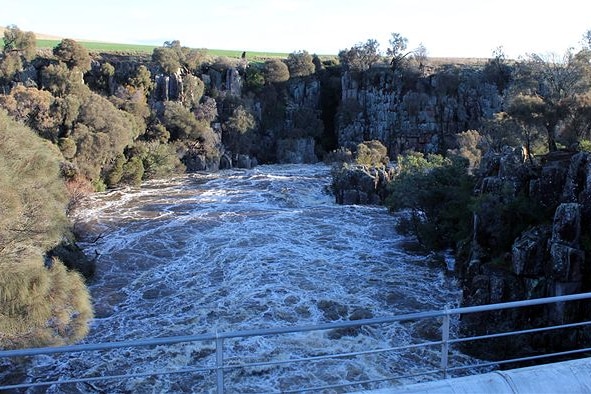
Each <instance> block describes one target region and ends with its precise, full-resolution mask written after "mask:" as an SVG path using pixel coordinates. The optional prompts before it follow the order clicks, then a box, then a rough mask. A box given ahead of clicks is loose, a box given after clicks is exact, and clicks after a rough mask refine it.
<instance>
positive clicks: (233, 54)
mask: <svg viewBox="0 0 591 394" xmlns="http://www.w3.org/2000/svg"><path fill="white" fill-rule="evenodd" d="M60 41H61V40H37V48H39V49H52V48H54V47H55V46H57V45H58V44H59V43H60ZM78 43H79V44H81V45H83V46H84V47H85V48H86V49H88V51H89V52H119V53H121V52H123V53H138V54H151V53H152V51H153V50H154V48H156V45H136V44H117V43H107V42H92V41H78ZM205 50H206V51H207V54H208V55H209V56H212V57H218V56H226V57H230V58H239V57H240V56H241V55H242V52H243V51H240V50H227V49H205ZM287 55H288V53H274V52H247V56H248V58H249V59H267V58H274V57H279V58H286V57H287Z"/></svg>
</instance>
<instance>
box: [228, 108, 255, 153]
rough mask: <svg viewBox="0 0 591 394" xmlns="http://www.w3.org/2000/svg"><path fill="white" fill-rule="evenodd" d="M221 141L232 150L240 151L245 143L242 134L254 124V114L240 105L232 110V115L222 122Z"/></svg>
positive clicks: (252, 127)
mask: <svg viewBox="0 0 591 394" xmlns="http://www.w3.org/2000/svg"><path fill="white" fill-rule="evenodd" d="M224 126H225V127H224V129H223V130H224V133H223V134H222V141H223V142H224V145H226V146H227V147H228V148H229V149H230V150H231V151H232V152H234V153H241V151H243V148H244V146H243V145H245V143H244V142H245V141H243V140H244V136H245V135H246V133H247V132H249V131H251V130H253V129H254V128H255V126H256V121H255V119H254V116H253V115H252V114H251V113H250V112H248V111H247V110H246V108H244V107H243V106H242V105H240V106H238V107H237V108H235V109H234V111H232V115H231V116H230V118H229V119H228V121H227V122H226V123H225V124H224Z"/></svg>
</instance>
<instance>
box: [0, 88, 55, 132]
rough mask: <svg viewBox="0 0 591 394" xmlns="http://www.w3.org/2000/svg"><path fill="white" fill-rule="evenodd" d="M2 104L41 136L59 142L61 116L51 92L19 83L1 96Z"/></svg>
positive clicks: (15, 117) (0, 103) (0, 104)
mask: <svg viewBox="0 0 591 394" xmlns="http://www.w3.org/2000/svg"><path fill="white" fill-rule="evenodd" d="M0 106H2V107H4V108H5V109H6V110H7V111H8V113H10V115H12V116H13V117H14V119H16V120H18V121H20V122H23V123H24V124H26V125H27V126H29V127H31V128H32V129H34V130H36V131H37V133H38V134H39V135H40V136H41V137H43V138H45V139H48V140H50V141H52V142H57V138H58V135H57V134H58V132H59V126H60V117H59V113H57V111H56V109H57V107H56V106H55V98H54V97H53V96H52V95H51V93H49V92H47V91H45V90H39V89H37V88H33V87H30V88H26V87H24V86H22V85H17V86H15V87H14V88H13V89H12V90H11V91H10V94H9V95H6V96H0Z"/></svg>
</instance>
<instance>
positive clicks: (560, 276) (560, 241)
mask: <svg viewBox="0 0 591 394" xmlns="http://www.w3.org/2000/svg"><path fill="white" fill-rule="evenodd" d="M590 157H591V156H590V155H589V153H584V152H580V153H574V152H556V153H553V154H549V155H547V156H546V157H545V159H544V161H543V162H542V163H541V164H540V165H532V164H531V163H529V161H528V160H523V159H522V158H521V157H520V155H519V153H518V152H515V151H513V152H511V151H505V152H503V154H502V155H500V156H497V157H488V158H486V159H485V160H483V167H482V168H481V170H482V172H483V175H484V177H483V179H482V183H481V185H480V187H479V188H478V191H479V192H480V193H482V194H487V193H488V194H495V193H499V191H500V190H503V192H504V193H509V194H512V195H514V196H516V195H517V194H518V193H528V194H529V197H530V198H531V199H532V200H534V201H537V202H538V203H539V204H540V206H542V207H543V208H544V209H546V210H548V211H550V212H553V220H552V223H551V224H544V225H539V226H536V227H533V228H530V229H527V230H526V231H524V232H523V233H522V234H520V235H519V236H518V238H517V239H515V241H514V242H513V246H512V248H511V252H510V253H509V254H507V255H506V256H505V258H504V259H503V261H498V260H497V261H490V256H488V255H487V253H486V250H487V248H490V246H491V244H490V237H494V235H493V234H491V230H490V229H491V228H492V229H497V228H498V226H497V223H496V222H495V220H496V219H495V215H488V216H487V215H478V216H476V217H475V226H474V228H475V233H474V237H473V241H472V247H471V256H470V259H469V262H468V263H466V264H464V265H463V266H462V267H461V269H460V272H459V273H460V276H461V277H462V278H463V282H464V300H463V303H464V305H478V304H490V303H496V302H508V301H515V300H522V299H532V298H541V297H551V296H556V295H566V294H574V293H579V292H581V291H589V289H591V277H590V276H589V272H590V271H591V264H590V263H589V256H588V254H589V250H588V248H589V245H587V244H586V243H588V241H586V240H587V239H589V236H590V234H591V228H590V226H589V224H590V223H591V205H590V202H591V200H590V199H589V196H590V195H591V182H589V180H590V179H591V178H590V177H591V172H590V169H591V166H589V161H590ZM581 317H586V318H587V319H589V318H590V317H591V311H589V310H588V308H581V307H579V305H578V304H577V303H560V304H558V305H552V306H540V307H536V308H531V309H530V308H528V309H523V310H522V311H520V310H515V311H505V312H495V313H492V314H488V315H482V316H478V317H477V318H473V317H468V318H466V319H464V320H463V326H462V328H463V331H464V332H465V333H466V334H470V335H473V334H483V333H485V332H488V331H494V332H497V331H501V330H516V329H524V328H528V327H535V326H537V325H540V324H544V325H546V324H548V323H566V322H573V321H577V319H580V318H581ZM578 335H579V336H578V339H576V340H575V337H576V336H573V337H572V338H571V339H573V341H569V338H570V337H564V338H558V337H557V336H556V335H553V334H552V333H545V334H536V335H533V336H530V337H528V338H525V337H520V338H518V339H516V340H514V341H510V340H506V341H505V340H501V341H500V342H491V343H486V342H485V343H482V344H480V345H472V346H470V347H469V348H468V349H467V350H469V351H473V352H475V353H479V352H480V353H481V354H484V353H486V355H487V357H489V358H499V359H500V358H503V357H506V356H515V355H519V354H521V355H522V354H523V349H524V348H525V349H527V348H531V349H537V348H540V347H543V348H544V349H545V351H548V350H554V351H556V350H564V349H568V348H569V347H570V348H572V347H575V346H577V344H578V343H577V341H580V338H581V337H586V338H589V336H590V335H591V332H590V331H589V330H588V329H587V331H585V330H581V331H580V332H579V333H578ZM491 346H492V347H494V348H496V349H502V350H499V351H498V352H491V351H490V347H491ZM482 352H484V353H482Z"/></svg>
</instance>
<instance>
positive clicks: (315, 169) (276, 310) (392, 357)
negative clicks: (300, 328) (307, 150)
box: [26, 165, 470, 393]
mask: <svg viewBox="0 0 591 394" xmlns="http://www.w3.org/2000/svg"><path fill="white" fill-rule="evenodd" d="M329 184H330V168H329V167H327V166H323V165H308V166H303V165H281V166H279V165H274V166H259V167H257V168H255V169H252V170H228V171H221V172H219V173H216V174H193V175H187V176H184V177H179V178H176V179H173V180H167V181H154V182H148V183H146V184H144V185H143V186H142V188H140V189H122V190H115V191H110V192H106V193H99V194H96V195H94V196H92V197H91V198H89V199H88V200H87V201H86V202H85V204H84V206H83V207H82V208H81V209H79V210H78V211H77V213H76V215H75V217H74V219H75V222H76V228H77V230H78V231H79V232H81V233H83V234H85V237H84V239H83V242H82V243H81V246H83V247H84V248H85V251H86V252H87V253H88V254H89V255H91V256H96V263H97V273H96V277H95V279H94V280H93V281H92V282H91V283H90V291H91V294H92V297H93V303H94V307H95V312H96V318H95V319H94V320H93V322H92V326H91V331H90V335H89V336H88V337H87V338H86V340H85V342H86V343H98V342H108V341H123V340H131V339H141V338H149V337H163V336H173V335H189V334H199V333H214V332H229V331H237V330H247V329H255V328H268V327H277V326H293V325H311V324H318V323H326V322H330V321H335V320H349V319H351V318H359V317H362V318H365V317H384V316H392V315H395V314H401V313H407V312H417V311H427V310H435V309H443V308H444V307H446V306H447V307H453V306H457V305H458V303H459V299H460V295H461V294H460V290H459V288H458V284H457V283H456V281H455V280H454V278H453V276H451V275H450V274H448V273H447V272H446V270H445V268H444V267H441V266H438V265H433V264H432V263H430V259H429V258H428V257H427V256H425V255H421V254H418V253H413V252H409V251H408V248H404V247H403V246H404V245H407V244H409V243H411V240H409V239H408V238H405V237H403V236H401V235H399V234H397V233H396V231H395V222H396V220H397V219H396V216H395V215H391V214H390V213H388V212H387V210H386V209H385V208H383V207H376V206H340V205H336V204H335V203H334V197H333V196H331V195H330V194H329V192H328V191H327V189H328V186H329ZM439 335H440V334H439V323H438V322H437V321H434V322H433V323H432V324H429V323H425V322H422V323H416V324H415V323H412V324H411V323H408V324H394V325H388V326H383V327H381V326H377V327H371V328H364V329H361V330H356V331H353V332H345V333H342V332H341V333H339V332H331V331H320V332H310V333H299V334H290V335H287V336H277V337H251V338H247V339H240V340H232V341H227V342H226V345H225V349H226V352H225V358H226V360H228V362H229V363H230V364H231V363H232V362H233V360H235V361H236V362H238V361H240V362H242V361H249V362H253V361H264V360H269V359H275V360H276V359H289V358H295V357H307V356H313V355H318V354H326V353H335V352H352V351H359V350H365V349H368V348H376V347H388V346H397V345H403V344H409V343H413V342H416V341H421V340H423V341H424V340H438V338H439V337H438V336H439ZM213 349H214V344H212V343H209V344H205V345H204V344H200V343H191V344H179V345H174V346H171V347H161V346H157V347H154V348H145V349H127V348H125V349H118V350H112V351H101V352H91V353H89V354H71V355H63V356H59V357H57V356H56V357H49V356H46V357H39V358H36V359H35V361H33V362H32V365H30V366H29V367H28V368H27V372H26V373H27V375H28V380H29V381H35V379H36V378H37V377H43V378H44V379H47V378H50V379H52V378H53V379H58V378H59V376H75V375H79V374H80V373H82V374H83V375H84V376H100V375H102V374H122V373H142V372H145V371H161V370H169V369H175V368H177V369H178V368H183V367H188V366H195V365H201V364H202V365H208V366H211V365H213V363H214V359H215V354H214V350H213ZM452 356H453V357H454V358H455V359H456V362H460V363H464V362H465V363H469V362H470V360H469V359H468V358H467V357H464V356H462V355H461V354H458V353H454V355H452ZM438 362H439V349H438V348H437V347H435V348H434V349H432V350H407V351H406V352H403V353H402V354H380V355H365V356H360V357H351V358H345V359H334V360H325V361H322V362H318V363H312V362H308V363H299V364H295V365H294V366H289V367H277V366H274V367H258V368H255V369H254V370H247V371H239V372H228V373H227V374H226V378H225V380H226V389H227V390H228V392H241V393H242V392H274V391H275V392H277V391H285V390H297V389H298V388H300V387H310V386H325V385H334V384H343V383H347V382H354V381H362V380H370V379H380V378H383V377H387V376H391V375H393V374H400V373H412V372H413V371H416V370H420V369H424V368H428V369H432V368H436V367H437V363H438ZM389 384H392V382H388V383H385V384H384V385H385V387H387V386H388V385H389ZM377 387H384V386H380V384H374V385H373V386H372V385H365V386H361V385H358V386H352V388H356V389H367V388H377ZM352 388H351V387H349V388H343V389H334V390H333V391H336V392H341V391H347V390H351V389H352ZM214 389H215V376H212V375H211V374H209V375H207V374H206V375H205V376H202V375H200V374H197V373H195V374H176V375H167V376H158V377H143V378H142V377H138V378H133V379H127V380H125V381H119V382H111V381H107V382H97V383H93V384H89V385H88V384H87V385H84V384H78V385H73V384H68V385H63V386H56V387H50V388H49V389H48V391H47V392H64V391H65V392H81V391H82V392H97V391H104V392H109V393H112V392H154V393H156V392H158V393H160V392H207V391H213V390H214ZM333 391H330V390H328V392H333Z"/></svg>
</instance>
